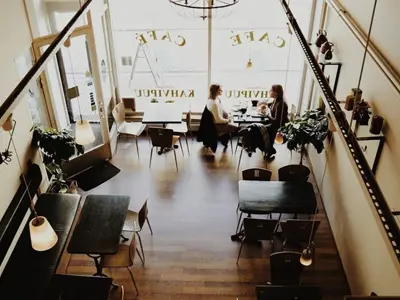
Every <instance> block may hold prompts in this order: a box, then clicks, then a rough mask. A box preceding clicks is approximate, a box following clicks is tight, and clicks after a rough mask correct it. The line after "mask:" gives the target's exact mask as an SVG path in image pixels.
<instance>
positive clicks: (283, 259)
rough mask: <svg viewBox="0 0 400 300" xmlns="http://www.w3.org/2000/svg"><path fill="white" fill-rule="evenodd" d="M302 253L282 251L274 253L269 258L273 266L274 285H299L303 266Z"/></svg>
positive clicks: (272, 280)
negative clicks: (301, 261)
mask: <svg viewBox="0 0 400 300" xmlns="http://www.w3.org/2000/svg"><path fill="white" fill-rule="evenodd" d="M300 257H301V253H299V252H292V251H282V252H276V253H272V254H271V255H270V257H269V262H270V266H271V282H270V283H269V284H273V285H299V284H300V275H301V273H302V272H303V265H302V264H301V263H300Z"/></svg>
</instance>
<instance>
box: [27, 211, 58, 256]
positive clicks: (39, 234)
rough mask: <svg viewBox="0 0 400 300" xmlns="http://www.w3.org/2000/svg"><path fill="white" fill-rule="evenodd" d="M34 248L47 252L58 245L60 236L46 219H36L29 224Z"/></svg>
mask: <svg viewBox="0 0 400 300" xmlns="http://www.w3.org/2000/svg"><path fill="white" fill-rule="evenodd" d="M29 232H30V235H31V243H32V248H33V249H34V250H36V251H46V250H49V249H51V248H52V247H53V246H54V245H55V244H57V241H58V236H57V234H56V233H55V232H54V229H53V227H51V225H50V223H49V221H47V219H46V218H45V217H40V216H39V217H35V218H33V219H32V220H31V221H30V223H29Z"/></svg>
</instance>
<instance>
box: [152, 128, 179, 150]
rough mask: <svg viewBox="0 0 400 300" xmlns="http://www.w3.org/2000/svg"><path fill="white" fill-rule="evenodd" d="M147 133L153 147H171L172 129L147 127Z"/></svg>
mask: <svg viewBox="0 0 400 300" xmlns="http://www.w3.org/2000/svg"><path fill="white" fill-rule="evenodd" d="M149 135H150V139H151V144H152V145H153V147H162V148H172V136H173V135H174V131H173V130H172V129H167V128H154V127H151V128H149Z"/></svg>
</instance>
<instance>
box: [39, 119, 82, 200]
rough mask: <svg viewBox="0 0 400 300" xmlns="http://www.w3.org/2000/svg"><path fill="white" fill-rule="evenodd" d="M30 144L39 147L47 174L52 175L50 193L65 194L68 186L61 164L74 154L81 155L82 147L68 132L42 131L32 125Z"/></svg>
mask: <svg viewBox="0 0 400 300" xmlns="http://www.w3.org/2000/svg"><path fill="white" fill-rule="evenodd" d="M31 131H33V138H32V144H33V145H36V146H38V147H39V149H40V152H41V153H42V156H43V163H44V164H45V166H46V169H47V170H48V172H49V173H50V174H51V175H53V176H52V177H53V181H52V188H51V191H52V192H57V193H65V192H67V190H68V184H67V182H66V181H65V179H64V174H63V172H62V168H61V166H62V164H63V163H64V162H66V161H69V159H70V158H71V157H72V156H73V155H74V154H75V153H78V154H83V153H84V147H83V146H81V145H78V144H77V143H76V142H75V138H74V137H73V136H71V135H70V134H69V133H68V131H66V130H63V131H58V130H56V129H54V128H48V129H45V130H43V129H42V128H40V127H38V126H36V125H34V126H33V127H32V129H31Z"/></svg>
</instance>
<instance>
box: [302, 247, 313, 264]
mask: <svg viewBox="0 0 400 300" xmlns="http://www.w3.org/2000/svg"><path fill="white" fill-rule="evenodd" d="M300 263H301V264H302V265H303V266H306V267H307V266H310V265H311V264H312V252H311V249H310V248H308V247H307V248H306V249H304V250H303V252H302V253H301V256H300Z"/></svg>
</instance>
